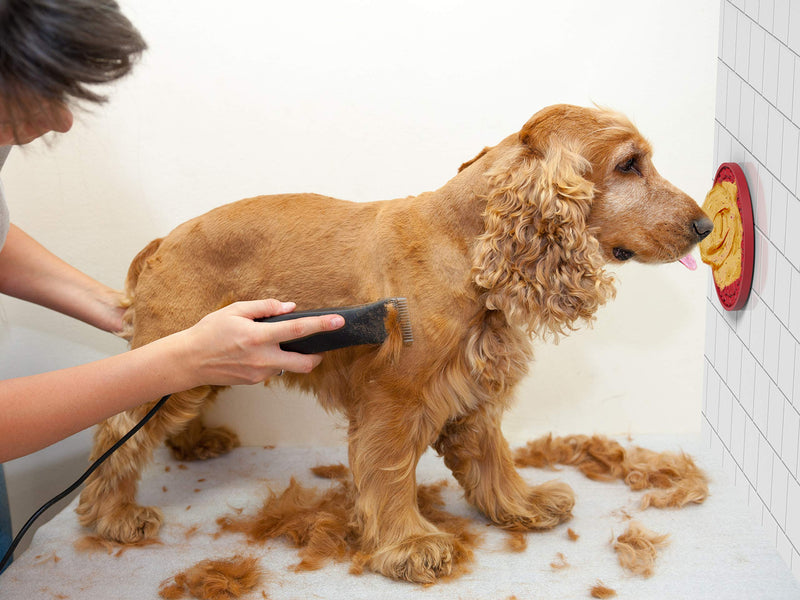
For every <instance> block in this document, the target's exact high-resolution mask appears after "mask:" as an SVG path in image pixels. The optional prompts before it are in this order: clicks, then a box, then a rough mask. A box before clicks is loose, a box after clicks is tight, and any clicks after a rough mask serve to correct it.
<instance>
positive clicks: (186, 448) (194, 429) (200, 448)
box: [167, 390, 239, 461]
mask: <svg viewBox="0 0 800 600" xmlns="http://www.w3.org/2000/svg"><path fill="white" fill-rule="evenodd" d="M216 395H217V391H216V390H213V391H212V392H211V394H209V396H208V398H207V399H206V402H210V401H212V400H213V399H214V398H215V397H216ZM167 446H169V448H170V450H171V451H172V456H173V457H175V460H186V461H190V460H206V459H209V458H215V457H217V456H222V455H223V454H227V453H228V452H230V451H231V450H233V449H234V448H236V447H238V446H239V436H237V435H236V433H235V432H234V431H232V430H230V429H228V428H227V427H206V425H205V423H204V422H203V415H202V414H200V415H198V416H196V417H195V418H194V419H192V420H191V421H189V423H188V424H187V425H186V427H185V428H184V429H181V430H180V431H178V432H177V433H174V434H172V435H171V436H169V437H168V438H167Z"/></svg>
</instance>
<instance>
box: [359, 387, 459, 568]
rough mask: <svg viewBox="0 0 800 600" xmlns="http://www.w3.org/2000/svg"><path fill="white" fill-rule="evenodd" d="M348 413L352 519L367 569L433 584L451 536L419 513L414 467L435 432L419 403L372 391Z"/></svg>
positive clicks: (448, 563) (447, 560)
mask: <svg viewBox="0 0 800 600" xmlns="http://www.w3.org/2000/svg"><path fill="white" fill-rule="evenodd" d="M364 402H365V404H360V405H358V407H357V409H356V410H355V411H353V413H355V414H352V413H351V415H350V430H349V452H350V467H351V470H352V472H353V480H354V482H355V487H356V500H355V518H356V525H357V527H358V529H359V533H360V536H361V546H362V549H363V551H364V552H365V553H367V554H368V555H369V556H370V561H369V566H370V568H371V569H372V570H374V571H377V572H379V573H383V574H384V575H386V576H388V577H393V578H395V579H404V580H407V581H412V582H416V583H433V582H435V581H436V578H437V577H440V576H445V575H448V574H449V573H450V571H451V568H452V557H453V537H452V536H451V535H450V534H447V533H444V532H442V531H440V530H439V529H437V528H436V526H435V525H433V524H432V523H430V522H429V521H427V520H426V519H425V518H424V517H423V516H422V515H421V514H420V512H419V507H418V505H417V489H416V488H417V485H416V468H417V463H418V462H419V458H420V456H421V455H422V453H423V452H424V451H425V449H426V448H427V446H428V445H429V444H430V443H431V441H433V439H434V437H435V430H434V429H433V428H432V427H431V425H430V419H426V418H425V416H424V415H423V414H421V411H422V410H423V409H421V408H420V407H419V406H414V407H410V406H408V404H406V405H403V404H402V400H397V399H395V398H392V397H391V396H390V395H389V394H385V393H380V392H378V393H375V392H374V390H373V393H371V394H370V397H369V400H365V401H364Z"/></svg>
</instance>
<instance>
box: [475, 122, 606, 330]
mask: <svg viewBox="0 0 800 600" xmlns="http://www.w3.org/2000/svg"><path fill="white" fill-rule="evenodd" d="M520 141H521V140H520ZM527 142H528V143H524V144H523V143H520V144H519V145H518V146H517V147H516V148H515V149H514V150H513V152H511V153H510V156H509V157H508V159H507V160H501V161H498V164H497V165H496V166H495V167H494V168H493V169H492V170H491V171H490V172H489V173H488V174H487V175H488V177H489V192H488V195H487V205H486V212H485V213H484V219H485V223H486V228H485V232H484V233H483V235H481V236H480V237H479V239H478V244H477V247H476V257H475V258H476V260H475V263H474V264H475V267H474V272H473V275H474V281H475V283H476V284H477V285H478V286H479V287H480V288H483V289H484V290H485V303H486V306H487V308H489V309H493V310H502V311H503V312H504V313H505V314H506V317H507V318H508V319H509V321H510V322H511V323H513V324H516V325H520V326H523V327H525V328H526V329H527V330H528V332H529V333H530V334H533V335H539V336H541V337H544V338H546V337H549V335H550V334H552V336H553V337H554V339H555V340H556V341H557V340H558V336H559V335H564V334H566V333H568V332H569V331H571V330H574V329H576V327H577V325H578V321H586V322H591V320H592V319H593V315H594V313H595V311H596V310H597V309H598V308H599V307H600V306H601V305H602V304H604V303H605V302H606V301H607V300H608V299H610V298H611V297H613V295H614V293H615V292H614V286H613V281H612V277H611V276H609V275H608V274H606V272H605V271H604V269H603V265H604V263H605V261H604V260H603V258H602V256H601V254H600V251H599V244H598V242H597V239H596V238H595V237H594V236H592V235H591V233H590V232H589V231H588V230H587V225H586V224H587V220H588V218H589V211H590V210H591V206H592V198H593V195H594V187H593V184H592V183H591V182H590V181H589V180H588V179H586V177H584V175H585V174H586V173H587V172H588V170H589V169H590V168H591V166H590V164H589V162H588V161H587V160H586V159H585V158H583V157H582V156H581V155H580V153H579V152H577V151H575V150H574V149H571V148H569V147H567V146H566V145H565V144H564V143H563V142H561V141H559V138H558V136H550V137H549V138H547V139H545V140H536V146H535V147H532V145H531V143H532V142H534V140H533V139H532V138H530V139H528V140H527Z"/></svg>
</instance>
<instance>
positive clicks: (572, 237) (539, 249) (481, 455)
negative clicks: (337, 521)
mask: <svg viewBox="0 0 800 600" xmlns="http://www.w3.org/2000/svg"><path fill="white" fill-rule="evenodd" d="M707 224H708V220H707V218H706V217H705V215H704V214H703V212H702V211H701V210H700V208H699V207H698V206H697V204H696V203H695V202H694V201H693V200H692V199H691V198H689V197H688V196H687V195H686V194H684V193H683V192H681V191H679V190H678V189H676V188H675V187H674V186H673V185H672V184H670V183H669V182H668V181H666V180H664V179H663V178H662V177H661V176H660V175H659V174H658V172H657V171H656V169H655V168H654V166H653V164H652V162H651V149H650V146H649V144H648V143H647V141H645V139H644V138H643V137H642V136H641V135H640V134H639V132H638V131H637V130H636V128H635V127H634V126H633V125H632V124H631V123H630V122H629V121H628V120H627V119H626V118H625V117H623V116H621V115H619V114H617V113H614V112H611V111H608V110H603V109H596V108H580V107H575V106H566V105H558V106H553V107H550V108H546V109H544V110H542V111H540V112H539V113H537V114H536V115H534V116H533V117H532V118H531V119H530V120H529V121H528V122H527V123H526V124H525V126H524V127H523V128H522V130H521V131H520V132H518V133H515V134H513V135H511V136H509V137H507V138H506V139H504V140H503V141H502V142H500V143H499V144H498V145H496V146H494V147H492V148H487V149H485V150H484V151H482V152H481V153H480V154H479V155H478V156H476V157H475V158H474V159H473V160H471V161H469V162H468V163H465V164H464V165H462V167H461V169H460V170H459V173H458V174H457V175H456V176H455V177H454V178H453V179H452V180H450V181H449V182H448V183H447V184H445V185H444V187H442V188H440V189H439V190H437V191H435V192H427V193H423V194H420V195H419V196H416V197H410V198H403V199H397V200H389V201H383V202H372V203H352V202H345V201H342V200H335V199H333V198H327V197H324V196H319V195H315V194H286V195H279V196H260V197H256V198H250V199H247V200H242V201H240V202H236V203H233V204H229V205H226V206H222V207H220V208H218V209H216V210H212V211H211V212H209V213H207V214H205V215H203V216H201V217H198V218H196V219H193V220H191V221H188V222H186V223H184V224H183V225H181V226H179V227H178V228H177V229H175V230H174V231H173V232H172V233H170V234H169V235H168V236H167V237H165V238H163V239H160V240H155V241H154V242H152V243H151V244H150V245H148V246H147V247H146V248H145V249H144V250H143V251H142V252H141V253H140V254H139V255H138V256H137V257H136V259H135V260H134V262H133V264H132V265H131V269H130V272H129V278H128V285H127V287H128V294H129V295H130V298H131V300H132V306H131V308H130V309H129V311H128V314H127V321H128V323H129V324H130V326H131V342H132V345H133V347H137V346H141V345H143V344H146V343H148V342H151V341H153V340H155V339H157V338H159V337H162V336H164V335H167V334H169V333H172V332H175V331H178V330H180V329H183V328H186V327H189V326H191V325H193V324H194V323H196V322H197V321H198V320H199V319H200V318H201V317H203V316H204V315H205V314H207V313H208V312H210V311H212V310H214V309H216V308H218V307H219V306H220V305H221V304H224V303H226V302H229V301H231V300H249V299H256V298H267V297H276V298H281V299H291V300H294V301H295V302H297V305H298V309H304V308H316V307H321V306H340V305H348V304H357V303H363V302H368V301H373V300H375V299H377V298H382V297H388V296H405V297H407V298H408V301H409V309H410V314H411V318H412V326H413V332H414V343H413V345H412V346H409V347H403V346H402V343H401V341H400V335H399V331H392V333H391V335H390V338H389V340H388V341H387V342H386V343H385V344H384V346H383V347H380V348H374V347H366V348H365V347H359V348H349V349H344V350H339V351H335V352H331V353H329V354H328V355H327V356H326V357H325V359H324V360H323V362H322V364H321V365H320V366H319V367H318V368H317V369H315V370H314V371H313V372H312V373H311V374H309V375H302V376H301V375H294V374H289V373H287V374H286V375H285V376H284V377H283V380H284V381H285V382H287V383H289V384H290V385H294V386H297V387H300V388H302V389H305V390H310V391H313V392H314V393H315V394H316V396H317V398H318V399H319V402H320V403H321V404H322V405H323V406H324V407H325V408H327V409H331V410H339V411H342V412H343V413H344V414H345V415H346V417H347V419H348V421H349V431H348V433H349V456H350V468H351V470H352V474H353V479H354V484H355V490H356V497H355V515H356V518H355V521H356V522H355V526H356V528H357V530H358V532H359V535H360V536H361V545H362V548H363V549H364V551H365V552H366V553H368V554H369V556H370V562H369V566H370V568H372V569H374V570H376V571H379V572H381V573H384V574H386V575H388V576H390V577H395V578H400V579H407V580H410V581H416V582H430V581H434V580H435V579H436V578H437V577H441V576H444V575H447V574H448V573H449V572H450V570H451V568H452V557H453V551H454V543H453V542H454V540H453V537H452V535H450V534H448V533H446V532H444V531H442V530H440V529H438V528H437V527H436V526H434V525H433V524H432V523H431V522H430V521H428V520H427V519H425V518H424V517H423V516H422V514H421V513H420V511H419V509H418V506H417V502H416V497H417V496H416V481H415V469H416V465H417V461H418V460H419V458H420V456H421V454H422V453H423V452H424V451H425V449H426V448H428V447H429V446H433V447H434V448H435V449H436V450H437V451H438V452H439V453H440V454H441V455H442V456H443V457H444V461H445V463H446V464H447V466H448V467H449V468H450V469H451V470H452V472H453V474H454V476H455V477H456V479H457V480H458V481H459V483H460V484H461V486H462V487H463V489H464V493H465V496H466V498H467V499H468V501H469V502H471V503H472V504H473V505H474V506H476V507H477V508H478V509H480V510H481V511H483V513H484V514H485V515H486V516H487V517H488V518H489V519H491V520H492V521H493V522H495V523H497V524H498V525H500V526H502V527H505V528H507V529H509V530H512V531H521V530H532V529H547V528H551V527H554V526H556V525H558V524H559V523H561V522H563V521H565V520H566V519H568V518H569V517H570V511H571V509H572V506H573V494H572V490H571V489H570V488H569V486H567V485H565V484H563V483H559V482H548V483H544V484H541V485H539V486H533V487H531V486H529V485H528V484H527V483H525V482H524V481H523V480H522V478H521V477H520V476H519V474H518V473H517V471H516V470H515V467H514V462H513V459H512V456H511V454H510V451H509V447H508V444H507V442H506V440H505V439H504V438H503V435H502V433H501V430H500V423H501V417H502V414H503V411H504V410H505V409H506V407H507V406H508V405H509V403H510V402H511V399H512V394H513V391H514V387H515V386H516V385H517V383H518V382H519V381H520V379H521V378H522V377H523V376H524V375H525V374H526V372H527V369H528V364H529V362H530V360H531V358H532V350H531V336H540V337H543V338H548V337H558V336H559V335H563V334H566V333H569V331H571V330H573V329H574V328H576V327H577V326H579V325H580V324H581V323H584V322H588V321H591V320H592V319H593V316H594V314H595V311H596V310H597V309H598V308H599V307H600V306H601V305H603V304H604V303H605V302H606V301H608V300H609V299H610V298H612V297H613V295H614V287H613V282H612V277H611V276H610V275H609V274H608V273H606V271H605V270H604V266H605V265H606V263H607V262H609V261H617V260H625V259H628V258H633V259H635V260H638V261H641V262H648V263H657V262H669V261H675V260H678V259H679V258H681V257H682V256H684V255H685V254H687V253H688V252H689V251H690V250H691V249H692V247H693V246H694V245H695V244H696V243H697V242H698V241H699V239H701V238H702V237H703V232H704V231H705V230H706V229H708V227H706V225H707ZM217 392H218V390H217V389H214V388H210V387H202V388H198V389H194V390H189V391H186V392H182V393H179V394H175V395H174V396H173V397H172V398H171V399H170V400H169V401H168V402H167V404H166V405H165V407H164V408H163V409H162V410H161V411H160V412H159V413H158V414H157V415H156V417H155V418H154V419H153V420H152V421H151V422H150V423H149V424H148V425H147V426H146V427H145V428H144V429H143V430H142V431H141V432H140V433H139V434H137V435H136V436H135V437H134V438H133V439H131V440H130V441H129V442H128V443H127V444H126V445H125V446H123V447H122V448H121V449H120V450H119V451H118V452H117V453H116V454H115V455H113V456H112V457H111V458H110V460H109V461H108V462H107V463H106V464H105V465H104V466H103V467H102V468H100V469H99V470H98V471H97V472H95V474H94V475H93V477H92V478H91V480H90V481H89V483H88V485H87V487H86V489H85V490H84V492H83V494H82V496H81V502H80V505H79V507H78V512H79V514H80V515H81V522H82V523H83V524H84V525H87V526H91V527H94V528H95V529H96V530H97V532H98V533H99V534H100V535H102V536H105V537H108V538H111V539H114V540H117V541H119V542H133V541H136V540H139V539H141V538H144V537H152V536H155V535H156V534H157V532H158V529H159V526H160V524H161V519H162V517H161V513H160V512H159V511H158V509H156V508H154V507H142V506H139V505H137V504H136V499H135V495H136V485H137V480H138V478H139V474H140V472H141V469H142V468H143V466H144V465H145V464H146V463H147V462H148V461H149V460H150V457H151V453H152V450H153V448H154V447H155V446H156V445H157V444H159V443H161V442H162V441H163V440H165V439H167V440H168V441H169V443H170V445H171V446H173V448H176V449H177V450H178V451H179V452H180V455H181V457H182V459H183V460H186V459H188V458H191V457H192V456H197V457H208V456H213V455H215V454H219V453H220V452H223V451H225V450H226V449H227V448H229V447H230V446H231V445H232V444H234V443H235V437H234V436H231V434H230V432H219V431H216V430H210V429H206V428H204V427H203V426H202V423H201V421H200V413H201V409H202V407H203V405H204V404H205V403H207V402H208V401H209V400H210V399H212V398H213V397H214V396H215V395H216V393H217ZM148 408H149V406H142V407H140V408H139V409H136V410H133V411H130V412H129V413H124V414H121V415H118V416H115V417H113V418H111V419H109V420H108V421H106V422H105V423H103V424H102V425H101V426H100V428H99V430H98V432H97V435H96V442H95V449H94V452H93V455H94V456H97V455H99V454H100V453H101V452H102V451H103V450H105V449H106V448H107V447H109V446H110V445H111V444H112V443H113V442H114V441H115V440H117V439H118V438H119V437H120V436H121V435H123V433H125V432H126V431H127V430H128V429H129V428H130V427H131V426H132V425H133V423H134V422H135V421H137V420H138V419H139V418H140V417H141V416H142V415H143V414H144V411H146V410H147V409H148Z"/></svg>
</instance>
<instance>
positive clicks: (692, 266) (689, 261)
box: [678, 254, 697, 271]
mask: <svg viewBox="0 0 800 600" xmlns="http://www.w3.org/2000/svg"><path fill="white" fill-rule="evenodd" d="M678 262H679V263H681V264H682V265H683V266H684V267H686V268H687V269H689V270H690V271H696V270H697V262H696V261H695V260H694V257H693V256H692V255H691V254H687V255H686V256H684V257H683V258H682V259H680V260H679V261H678Z"/></svg>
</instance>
